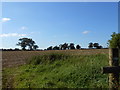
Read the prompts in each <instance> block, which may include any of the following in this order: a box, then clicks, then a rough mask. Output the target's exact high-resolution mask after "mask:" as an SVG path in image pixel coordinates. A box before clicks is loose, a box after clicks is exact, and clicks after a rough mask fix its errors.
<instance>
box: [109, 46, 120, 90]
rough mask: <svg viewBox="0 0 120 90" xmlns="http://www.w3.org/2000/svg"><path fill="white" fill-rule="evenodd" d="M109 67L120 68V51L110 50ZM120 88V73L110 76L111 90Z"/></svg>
mask: <svg viewBox="0 0 120 90" xmlns="http://www.w3.org/2000/svg"><path fill="white" fill-rule="evenodd" d="M109 65H110V66H111V67H112V66H119V51H118V49H117V48H112V49H109ZM118 87H119V71H118V72H113V73H110V74H109V88H110V89H111V90H114V89H118Z"/></svg>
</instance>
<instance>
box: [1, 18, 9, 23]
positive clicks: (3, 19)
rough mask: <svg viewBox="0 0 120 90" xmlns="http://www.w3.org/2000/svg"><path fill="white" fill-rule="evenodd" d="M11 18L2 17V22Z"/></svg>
mask: <svg viewBox="0 0 120 90" xmlns="http://www.w3.org/2000/svg"><path fill="white" fill-rule="evenodd" d="M10 20H11V18H2V20H1V21H2V22H7V21H10Z"/></svg>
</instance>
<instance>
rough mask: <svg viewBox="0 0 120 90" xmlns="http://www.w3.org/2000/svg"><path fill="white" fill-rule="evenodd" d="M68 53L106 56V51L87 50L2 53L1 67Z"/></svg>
mask: <svg viewBox="0 0 120 90" xmlns="http://www.w3.org/2000/svg"><path fill="white" fill-rule="evenodd" d="M53 52H58V53H68V54H71V55H73V54H74V55H91V54H98V53H103V54H104V53H106V54H108V49H92V50H90V49H88V50H55V51H2V67H3V68H4V67H14V66H18V65H23V64H25V63H26V60H28V59H30V58H31V57H32V56H36V55H43V54H47V53H53Z"/></svg>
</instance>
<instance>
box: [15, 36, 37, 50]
mask: <svg viewBox="0 0 120 90" xmlns="http://www.w3.org/2000/svg"><path fill="white" fill-rule="evenodd" d="M19 41H20V42H18V43H17V45H18V46H21V47H22V50H26V47H27V46H28V47H29V49H30V50H33V49H34V48H35V47H36V46H35V47H34V44H35V41H33V40H32V39H31V38H20V39H19ZM36 48H37V47H36Z"/></svg>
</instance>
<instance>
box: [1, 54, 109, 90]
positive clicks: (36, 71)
mask: <svg viewBox="0 0 120 90" xmlns="http://www.w3.org/2000/svg"><path fill="white" fill-rule="evenodd" d="M49 62H52V63H49ZM107 63H108V55H106V54H96V55H72V56H71V55H65V54H57V53H52V54H47V55H43V56H35V57H33V58H32V59H31V60H30V62H29V64H27V65H23V66H20V67H17V68H6V69H4V71H3V76H4V78H3V81H4V83H3V84H4V86H3V87H6V85H7V84H5V83H7V81H9V78H8V77H10V75H12V77H13V78H12V79H13V80H12V81H14V82H12V87H13V88H108V79H107V76H108V75H106V74H102V73H101V67H103V66H107Z"/></svg>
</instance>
